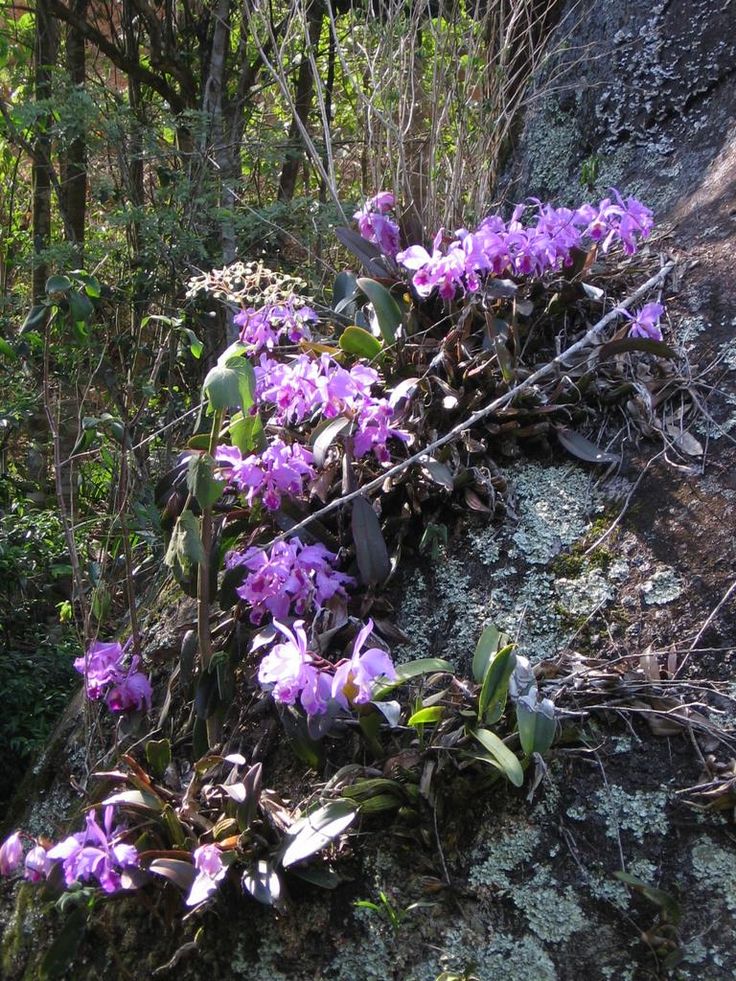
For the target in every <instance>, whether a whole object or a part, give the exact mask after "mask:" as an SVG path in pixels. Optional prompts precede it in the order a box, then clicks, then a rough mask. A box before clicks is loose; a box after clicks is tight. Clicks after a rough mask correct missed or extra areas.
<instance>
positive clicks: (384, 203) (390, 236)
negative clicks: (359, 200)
mask: <svg viewBox="0 0 736 981" xmlns="http://www.w3.org/2000/svg"><path fill="white" fill-rule="evenodd" d="M395 203H396V202H395V198H394V196H393V194H391V192H390V191H380V192H379V193H378V194H376V195H375V196H374V197H372V198H369V199H368V200H367V201H366V203H365V204H364V205H363V207H362V208H360V209H359V210H358V211H356V212H355V214H354V215H353V218H355V220H356V221H357V222H358V230H359V231H360V234H361V235H362V236H363V238H364V239H365V240H366V241H368V242H372V243H373V244H374V245H377V246H378V248H379V249H380V250H381V252H383V254H384V255H388V256H394V255H396V253H397V252H398V251H399V248H400V242H399V226H398V225H397V224H396V222H395V221H392V219H391V218H389V217H387V215H388V212H389V211H391V210H392V209H393V207H394V204H395Z"/></svg>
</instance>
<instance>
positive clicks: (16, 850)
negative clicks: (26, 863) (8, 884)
mask: <svg viewBox="0 0 736 981" xmlns="http://www.w3.org/2000/svg"><path fill="white" fill-rule="evenodd" d="M22 861H23V843H22V842H21V840H20V835H19V834H18V832H17V831H14V832H13V834H12V835H10V836H9V837H8V838H6V839H5V841H4V842H3V843H2V845H0V875H10V874H11V873H13V872H15V870H16V869H17V868H19V867H20V864H21V862H22Z"/></svg>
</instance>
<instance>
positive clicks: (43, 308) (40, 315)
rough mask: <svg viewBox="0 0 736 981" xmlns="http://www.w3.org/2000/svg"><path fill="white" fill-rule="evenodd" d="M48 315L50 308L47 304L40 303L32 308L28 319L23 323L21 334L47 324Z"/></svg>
mask: <svg viewBox="0 0 736 981" xmlns="http://www.w3.org/2000/svg"><path fill="white" fill-rule="evenodd" d="M48 315H49V308H48V306H47V305H46V304H45V303H39V304H37V305H36V306H35V307H31V309H30V311H29V313H28V315H27V317H26V319H25V320H24V321H23V326H22V327H21V329H20V333H21V334H25V333H26V331H29V330H33V328H34V327H40V326H41V325H42V324H45V323H46V318H47V317H48Z"/></svg>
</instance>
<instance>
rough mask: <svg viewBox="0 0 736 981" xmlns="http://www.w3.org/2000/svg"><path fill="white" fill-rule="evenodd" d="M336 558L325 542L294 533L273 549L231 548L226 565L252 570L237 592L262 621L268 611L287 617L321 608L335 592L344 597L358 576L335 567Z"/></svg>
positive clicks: (255, 618)
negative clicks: (310, 540)
mask: <svg viewBox="0 0 736 981" xmlns="http://www.w3.org/2000/svg"><path fill="white" fill-rule="evenodd" d="M336 560H337V556H336V555H335V554H334V553H333V552H330V551H329V550H328V549H326V548H325V546H324V545H321V544H319V543H316V544H314V545H303V544H302V542H301V541H300V540H299V539H298V538H297V537H294V538H290V539H289V540H288V541H283V542H276V543H275V544H274V545H273V546H272V548H271V551H270V552H266V551H265V549H262V548H257V547H255V546H254V547H253V548H249V549H247V550H246V551H245V552H229V553H228V554H227V555H226V557H225V568H226V569H234V568H236V567H237V566H244V568H245V569H247V570H248V575H247V576H246V578H245V581H244V582H243V584H242V586H240V587H239V588H238V590H237V593H238V596H239V597H240V598H241V599H243V600H245V602H246V603H248V604H249V605H250V607H251V613H250V619H251V622H252V623H255V624H259V623H261V621H262V620H263V617H264V616H265V615H266V613H270V614H271V615H272V616H273V617H278V618H279V619H280V620H283V619H285V618H286V617H288V616H289V615H290V613H292V612H293V613H296V614H297V615H300V616H304V615H305V614H306V613H308V612H309V611H310V610H319V609H321V608H322V607H324V606H325V604H326V603H328V602H329V601H330V600H331V599H332V598H333V597H334V596H340V597H342V598H343V599H344V598H345V595H346V594H345V587H346V586H352V585H354V584H355V580H354V579H353V578H352V576H348V575H346V574H345V573H344V572H338V571H337V570H336V569H335V568H334V563H335V561H336Z"/></svg>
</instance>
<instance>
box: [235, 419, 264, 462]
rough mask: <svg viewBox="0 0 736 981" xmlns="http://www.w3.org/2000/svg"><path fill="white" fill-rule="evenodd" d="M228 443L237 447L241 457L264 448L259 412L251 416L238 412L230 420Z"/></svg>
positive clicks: (261, 421)
mask: <svg viewBox="0 0 736 981" xmlns="http://www.w3.org/2000/svg"><path fill="white" fill-rule="evenodd" d="M230 442H231V443H232V444H233V446H237V448H238V449H239V450H240V452H241V453H242V454H243V456H247V455H248V454H249V453H258V452H260V451H261V450H263V449H265V447H266V434H265V432H264V429H263V420H262V419H261V415H260V413H259V412H256V414H255V415H251V413H250V412H246V413H245V415H244V414H243V413H242V412H238V413H237V414H236V415H234V416H233V418H232V419H231V420H230Z"/></svg>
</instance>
